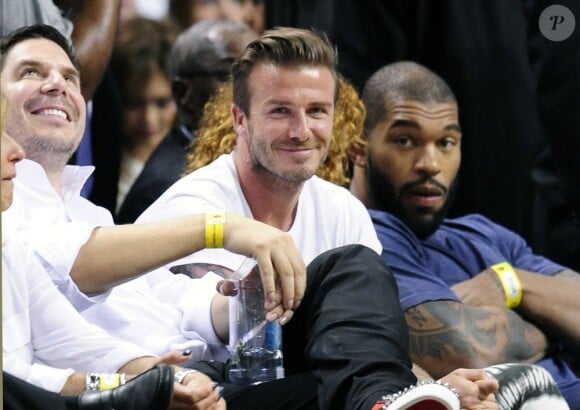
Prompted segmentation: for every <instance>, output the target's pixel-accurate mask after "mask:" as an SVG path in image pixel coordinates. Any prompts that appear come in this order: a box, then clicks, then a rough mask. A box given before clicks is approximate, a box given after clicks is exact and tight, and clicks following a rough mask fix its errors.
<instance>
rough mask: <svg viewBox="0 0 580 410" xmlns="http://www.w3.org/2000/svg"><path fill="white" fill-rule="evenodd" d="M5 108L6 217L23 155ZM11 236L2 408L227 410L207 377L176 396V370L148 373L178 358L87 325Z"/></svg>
mask: <svg viewBox="0 0 580 410" xmlns="http://www.w3.org/2000/svg"><path fill="white" fill-rule="evenodd" d="M0 101H1V103H0V132H1V134H2V141H1V144H0V146H1V150H0V151H1V154H0V157H1V158H0V160H1V173H2V187H1V193H2V200H1V209H2V212H4V211H5V210H6V209H8V207H9V206H10V204H11V203H12V197H13V179H14V178H15V175H16V170H15V164H16V163H17V162H19V161H21V160H22V158H23V157H24V151H23V149H22V148H21V147H20V145H18V143H16V142H15V141H14V140H13V139H12V138H11V137H10V136H9V135H8V134H7V133H5V132H3V118H4V99H3V98H0ZM11 228H12V227H11V226H6V225H3V226H2V329H3V332H2V334H3V337H2V358H3V371H4V372H6V373H7V374H5V375H4V377H5V380H4V386H5V387H4V389H5V394H6V396H5V398H4V404H5V405H6V406H8V408H26V409H27V410H28V409H32V408H48V407H49V406H50V407H51V408H54V407H53V405H64V407H66V408H69V409H79V410H82V409H95V410H101V409H102V410H105V409H107V410H108V409H111V408H113V407H114V408H117V409H119V410H122V409H133V408H141V409H151V410H156V409H162V408H167V406H168V404H169V400H170V398H172V404H173V405H177V404H184V405H189V406H197V407H196V408H200V409H201V408H203V409H205V408H207V409H210V408H216V407H214V406H215V404H216V402H217V401H218V400H219V401H220V403H219V405H218V408H225V403H224V402H223V400H220V399H219V391H216V389H214V385H213V384H212V383H211V381H210V380H209V378H208V377H206V376H205V375H203V374H201V373H195V374H191V375H189V379H188V382H187V385H186V386H176V387H175V390H174V386H173V379H174V378H173V371H174V370H173V369H172V368H170V367H165V366H158V367H156V368H155V369H152V370H149V369H151V368H153V366H156V365H157V364H159V363H163V362H178V361H180V358H179V356H175V355H167V356H165V357H163V358H157V357H155V356H154V355H152V354H151V353H150V352H149V351H147V350H145V349H143V348H141V347H139V346H137V345H135V344H132V343H128V342H125V341H121V340H118V339H114V338H112V337H111V336H110V335H109V334H107V333H106V332H105V331H104V330H103V329H101V328H99V327H98V326H95V325H92V324H90V323H88V322H87V321H85V320H84V319H83V318H82V317H81V316H80V315H79V313H78V312H77V311H76V310H75V309H74V308H73V306H72V305H71V304H70V302H69V301H67V300H66V298H65V297H64V296H63V295H62V294H61V293H60V292H58V290H57V289H56V287H55V286H54V284H53V283H52V282H51V280H50V278H49V277H48V275H47V274H46V272H45V271H44V269H43V268H42V266H41V265H40V264H39V263H38V261H37V259H36V257H35V256H34V254H33V251H32V249H30V248H29V247H27V246H26V245H25V244H23V243H22V242H21V241H19V238H18V234H17V232H14V231H13V230H12V229H11ZM148 370H149V371H148ZM181 371H183V369H181ZM97 372H98V373H97ZM101 372H104V373H106V374H107V375H103V374H101ZM117 372H118V373H117ZM142 372H146V373H145V374H144V375H143V376H141V377H138V378H136V379H134V380H133V381H131V382H129V383H128V384H127V385H125V381H126V380H128V379H130V378H132V377H133V375H137V374H139V373H142ZM125 373H127V374H128V375H125ZM183 374H185V372H184V373H183ZM27 383H29V384H27ZM34 386H36V387H40V389H37V388H35V387H34ZM115 387H117V388H115ZM111 388H112V389H114V390H111V391H106V392H98V391H92V392H89V393H83V394H80V395H79V393H81V392H83V391H84V390H86V389H90V390H93V389H95V390H106V389H111ZM172 391H173V392H174V393H172ZM49 392H54V393H60V394H63V395H67V396H70V397H64V396H63V397H59V396H58V395H55V394H50V393H49ZM77 395H78V397H77Z"/></svg>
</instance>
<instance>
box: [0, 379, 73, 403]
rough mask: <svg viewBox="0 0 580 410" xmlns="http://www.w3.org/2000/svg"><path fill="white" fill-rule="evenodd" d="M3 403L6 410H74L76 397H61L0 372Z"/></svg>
mask: <svg viewBox="0 0 580 410" xmlns="http://www.w3.org/2000/svg"><path fill="white" fill-rule="evenodd" d="M2 378H3V388H4V391H3V393H2V394H3V403H4V409H6V410H48V409H50V410H74V409H76V408H77V405H76V403H77V398H76V396H61V395H60V394H58V393H53V392H51V391H47V390H44V389H41V388H40V387H37V386H34V385H32V384H30V383H27V382H25V381H24V380H21V379H19V378H18V377H15V376H12V375H11V374H9V373H6V372H2Z"/></svg>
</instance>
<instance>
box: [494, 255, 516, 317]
mask: <svg viewBox="0 0 580 410" xmlns="http://www.w3.org/2000/svg"><path fill="white" fill-rule="evenodd" d="M491 269H492V270H493V271H494V272H495V273H496V274H497V276H498V277H499V280H500V282H501V286H502V287H503V292H504V294H505V304H506V306H507V307H508V308H509V309H515V308H517V307H518V306H519V305H520V303H521V301H522V284H521V282H520V278H519V277H518V274H517V273H516V271H515V270H514V268H512V265H510V264H509V263H507V262H502V263H498V264H495V265H493V266H492V267H491Z"/></svg>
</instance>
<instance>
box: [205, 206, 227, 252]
mask: <svg viewBox="0 0 580 410" xmlns="http://www.w3.org/2000/svg"><path fill="white" fill-rule="evenodd" d="M225 223H226V213H225V211H216V212H208V213H207V214H205V247H206V248H223V247H224V224H225Z"/></svg>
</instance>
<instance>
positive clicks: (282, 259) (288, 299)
mask: <svg viewBox="0 0 580 410" xmlns="http://www.w3.org/2000/svg"><path fill="white" fill-rule="evenodd" d="M272 261H273V263H274V269H275V271H276V275H277V281H278V284H279V286H280V288H281V290H282V303H283V305H284V309H286V310H289V309H292V307H293V305H294V297H295V294H294V292H295V290H296V289H295V281H294V276H295V271H294V268H293V266H292V264H291V263H290V261H289V259H288V254H287V252H286V250H285V249H280V250H276V251H274V252H273V253H272Z"/></svg>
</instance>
